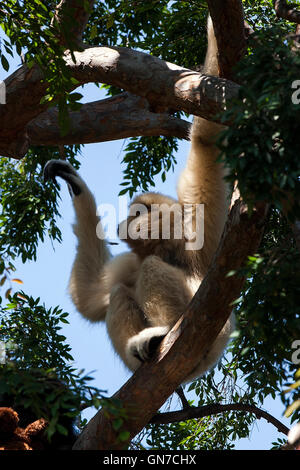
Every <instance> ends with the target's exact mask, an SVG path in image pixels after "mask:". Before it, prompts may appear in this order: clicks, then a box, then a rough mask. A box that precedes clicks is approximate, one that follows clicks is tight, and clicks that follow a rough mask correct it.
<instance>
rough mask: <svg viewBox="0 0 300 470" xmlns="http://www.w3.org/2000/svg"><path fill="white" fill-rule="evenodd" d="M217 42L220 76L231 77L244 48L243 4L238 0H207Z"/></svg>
mask: <svg viewBox="0 0 300 470" xmlns="http://www.w3.org/2000/svg"><path fill="white" fill-rule="evenodd" d="M207 3H208V8H209V13H210V16H211V18H212V21H213V25H214V31H215V36H216V39H217V44H218V62H219V74H220V77H224V78H228V79H232V77H233V72H232V70H233V67H234V66H235V65H236V64H237V62H238V61H239V60H240V59H241V57H242V56H243V54H244V52H245V49H246V33H245V22H244V12H243V5H242V2H241V1H240V0H207Z"/></svg>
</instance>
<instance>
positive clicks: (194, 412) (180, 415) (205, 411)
mask: <svg viewBox="0 0 300 470" xmlns="http://www.w3.org/2000/svg"><path fill="white" fill-rule="evenodd" d="M225 411H241V412H243V413H245V412H247V413H253V414H255V416H256V417H257V418H258V419H260V418H264V419H265V420H267V421H268V423H270V424H273V426H275V427H276V428H277V429H278V431H279V432H282V433H283V434H285V435H287V434H288V432H289V429H288V428H287V427H286V426H285V425H284V424H283V423H281V422H280V421H279V420H278V419H277V418H275V417H274V416H272V415H270V413H267V412H266V411H264V410H261V409H260V408H258V407H257V406H255V405H250V404H245V403H229V404H226V405H221V404H219V403H214V404H212V405H205V406H200V407H198V408H193V407H191V406H190V407H189V408H188V409H187V408H185V409H183V410H180V411H170V412H168V413H159V414H156V415H155V416H153V418H152V419H151V420H150V423H151V424H168V423H174V422H177V421H186V420H187V419H199V418H203V417H205V416H211V415H215V414H219V413H224V412H225Z"/></svg>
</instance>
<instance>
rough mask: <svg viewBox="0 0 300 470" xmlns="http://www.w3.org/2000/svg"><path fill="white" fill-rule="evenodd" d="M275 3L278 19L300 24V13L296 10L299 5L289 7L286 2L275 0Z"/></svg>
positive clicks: (284, 0)
mask: <svg viewBox="0 0 300 470" xmlns="http://www.w3.org/2000/svg"><path fill="white" fill-rule="evenodd" d="M273 3H274V8H275V12H276V15H277V17H278V18H283V19H284V20H288V21H291V22H292V23H300V11H299V10H297V9H295V8H294V7H297V4H291V5H288V4H287V2H286V0H274V1H273Z"/></svg>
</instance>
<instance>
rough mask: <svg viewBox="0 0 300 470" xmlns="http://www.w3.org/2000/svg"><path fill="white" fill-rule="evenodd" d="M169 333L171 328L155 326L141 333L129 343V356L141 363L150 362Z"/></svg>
mask: <svg viewBox="0 0 300 470" xmlns="http://www.w3.org/2000/svg"><path fill="white" fill-rule="evenodd" d="M168 331H169V327H167V326H155V327H152V328H145V329H144V330H142V331H140V333H138V334H137V335H135V336H133V337H132V338H130V340H129V341H128V345H127V350H128V353H129V355H130V356H131V357H132V356H133V357H135V358H136V359H138V360H139V361H140V362H145V361H148V360H149V359H150V358H151V357H152V356H153V354H154V353H155V351H156V349H157V347H158V345H159V344H160V343H161V341H162V340H163V338H164V337H165V336H166V334H167V333H168Z"/></svg>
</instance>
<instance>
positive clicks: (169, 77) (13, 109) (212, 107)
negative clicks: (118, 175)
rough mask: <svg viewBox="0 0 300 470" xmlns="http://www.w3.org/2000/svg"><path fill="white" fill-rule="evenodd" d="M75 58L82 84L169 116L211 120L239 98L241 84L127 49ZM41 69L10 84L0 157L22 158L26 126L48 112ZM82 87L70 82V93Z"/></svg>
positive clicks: (1, 112) (0, 113)
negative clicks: (130, 97)
mask: <svg viewBox="0 0 300 470" xmlns="http://www.w3.org/2000/svg"><path fill="white" fill-rule="evenodd" d="M74 55H75V57H76V63H75V64H74V62H73V60H72V57H71V55H70V54H67V55H66V63H67V66H68V67H69V69H70V71H71V74H72V76H73V77H74V78H76V79H77V80H78V81H79V84H84V83H88V82H100V83H107V84H110V85H115V86H117V87H119V88H122V89H125V90H126V91H129V92H130V93H133V94H135V95H138V96H141V97H144V98H146V99H147V101H148V102H149V104H150V105H151V110H152V111H154V112H157V113H166V112H169V110H183V111H186V112H187V113H190V114H196V115H199V116H202V117H204V118H206V119H212V118H213V117H214V116H215V114H216V113H220V112H221V111H222V110H224V108H225V107H226V105H228V102H229V101H230V100H231V99H233V98H234V97H236V96H237V94H238V90H239V86H238V85H237V84H235V83H233V82H231V81H229V80H225V79H220V78H217V77H211V76H206V75H203V74H201V73H198V72H195V71H192V70H189V69H185V68H182V67H179V66H177V65H175V64H171V63H169V62H165V61H164V60H161V59H159V58H157V57H154V56H151V55H148V54H145V53H143V52H139V51H133V50H130V49H126V48H122V47H92V48H89V49H86V50H84V51H82V52H74ZM42 79H43V75H42V73H41V71H40V69H39V68H38V67H37V66H33V67H32V68H31V69H29V68H28V67H27V66H26V65H24V66H22V67H21V68H20V69H18V70H17V71H16V72H15V73H13V74H12V75H11V76H10V77H8V79H6V80H5V86H6V103H7V104H5V105H1V106H0V122H1V129H0V154H1V155H3V156H8V157H13V158H21V157H23V156H24V153H26V149H27V148H28V135H27V132H26V126H27V124H28V123H29V122H30V121H31V120H32V119H34V118H36V117H37V116H38V115H40V114H41V113H42V112H43V111H46V109H47V105H41V104H40V100H41V98H42V97H43V96H44V94H45V91H46V88H47V84H46V83H43V82H42ZM77 86H78V85H76V86H75V85H74V84H70V88H69V90H68V91H72V90H73V89H75V88H76V87H77Z"/></svg>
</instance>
